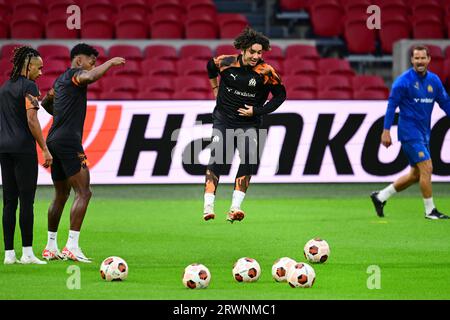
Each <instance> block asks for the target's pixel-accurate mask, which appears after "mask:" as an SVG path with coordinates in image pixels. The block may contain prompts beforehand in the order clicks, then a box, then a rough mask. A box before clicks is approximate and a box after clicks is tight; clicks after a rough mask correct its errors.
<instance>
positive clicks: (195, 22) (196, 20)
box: [184, 15, 218, 39]
mask: <svg viewBox="0 0 450 320" xmlns="http://www.w3.org/2000/svg"><path fill="white" fill-rule="evenodd" d="M184 30H185V35H186V39H217V36H218V28H217V25H216V23H215V21H214V17H211V16H208V15H203V16H197V17H191V16H189V18H188V19H187V20H186V22H185V24H184Z"/></svg>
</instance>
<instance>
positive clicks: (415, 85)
mask: <svg viewBox="0 0 450 320" xmlns="http://www.w3.org/2000/svg"><path fill="white" fill-rule="evenodd" d="M414 88H416V89H417V90H419V81H416V83H415V84H414Z"/></svg>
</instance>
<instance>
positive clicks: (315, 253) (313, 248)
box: [303, 238, 330, 263]
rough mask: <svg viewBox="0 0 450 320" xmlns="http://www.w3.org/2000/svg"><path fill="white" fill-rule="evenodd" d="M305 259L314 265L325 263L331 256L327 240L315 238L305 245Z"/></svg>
mask: <svg viewBox="0 0 450 320" xmlns="http://www.w3.org/2000/svg"><path fill="white" fill-rule="evenodd" d="M303 253H304V255H305V258H306V259H308V261H310V262H313V263H324V262H325V261H327V259H328V257H329V256H330V246H329V245H328V243H327V242H326V241H325V240H322V239H320V238H314V239H311V240H309V241H308V242H307V243H306V244H305V248H304V249H303Z"/></svg>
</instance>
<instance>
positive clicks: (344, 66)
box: [317, 58, 355, 77]
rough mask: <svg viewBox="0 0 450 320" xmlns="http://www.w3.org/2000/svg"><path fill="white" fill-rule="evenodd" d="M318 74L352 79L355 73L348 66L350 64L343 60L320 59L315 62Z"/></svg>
mask: <svg viewBox="0 0 450 320" xmlns="http://www.w3.org/2000/svg"><path fill="white" fill-rule="evenodd" d="M317 66H318V69H319V73H320V74H323V75H327V74H336V75H343V76H350V77H353V76H354V75H355V71H354V70H353V69H352V67H351V66H350V63H349V62H348V61H347V60H344V59H338V58H322V59H320V60H318V61H317Z"/></svg>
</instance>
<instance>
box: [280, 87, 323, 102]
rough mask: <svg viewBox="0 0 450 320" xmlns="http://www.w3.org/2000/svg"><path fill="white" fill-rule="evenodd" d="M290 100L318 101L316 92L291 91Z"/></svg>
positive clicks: (289, 93) (288, 93)
mask: <svg viewBox="0 0 450 320" xmlns="http://www.w3.org/2000/svg"><path fill="white" fill-rule="evenodd" d="M286 97H287V99H288V100H314V99H317V92H316V90H303V89H300V90H290V91H287V94H286Z"/></svg>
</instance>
